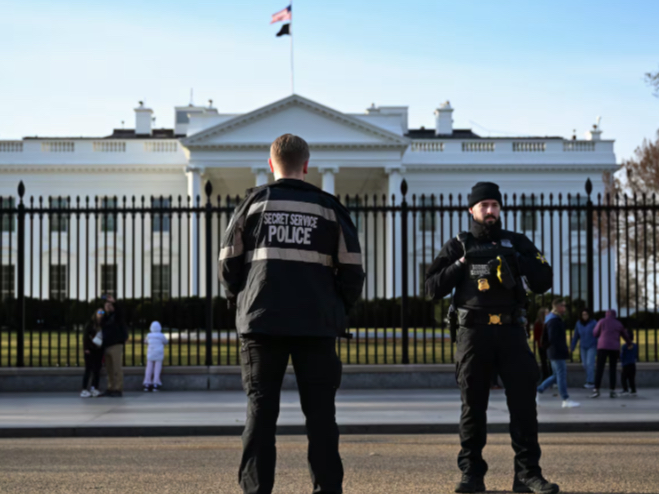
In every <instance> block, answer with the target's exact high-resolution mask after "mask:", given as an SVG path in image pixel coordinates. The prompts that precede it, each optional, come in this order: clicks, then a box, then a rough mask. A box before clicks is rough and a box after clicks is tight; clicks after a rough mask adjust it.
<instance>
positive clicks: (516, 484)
mask: <svg viewBox="0 0 659 494" xmlns="http://www.w3.org/2000/svg"><path fill="white" fill-rule="evenodd" d="M513 492H528V493H533V491H532V490H531V488H530V487H527V486H526V484H524V483H523V482H522V481H521V480H519V479H518V478H517V476H515V480H513Z"/></svg>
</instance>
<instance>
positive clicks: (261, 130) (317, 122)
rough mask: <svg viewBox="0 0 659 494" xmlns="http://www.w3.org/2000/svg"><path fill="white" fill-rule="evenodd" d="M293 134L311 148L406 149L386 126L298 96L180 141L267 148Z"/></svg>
mask: <svg viewBox="0 0 659 494" xmlns="http://www.w3.org/2000/svg"><path fill="white" fill-rule="evenodd" d="M287 133H290V134H296V135H299V136H300V137H302V138H303V139H305V140H306V141H307V142H308V143H309V146H310V147H312V148H319V147H320V148H322V147H349V148H352V147H384V148H400V149H401V150H403V149H405V148H407V146H408V144H409V141H408V139H406V138H405V137H402V136H400V135H397V134H395V133H393V132H390V131H388V130H386V129H382V128H380V127H377V126H375V125H372V124H370V123H368V122H363V121H361V120H359V119H357V118H354V117H351V116H349V115H345V114H343V113H340V112H337V111H336V110H333V109H331V108H328V107H326V106H323V105H320V104H318V103H316V102H314V101H311V100H308V99H306V98H303V97H301V96H298V95H293V96H289V97H288V98H284V99H282V100H279V101H277V102H275V103H272V104H271V105H268V106H265V107H262V108H259V109H258V110H255V111H253V112H250V113H247V114H244V115H240V116H237V117H234V118H232V119H231V120H228V121H226V122H223V123H220V124H217V125H215V126H213V127H210V128H208V129H205V130H203V131H201V132H198V133H196V134H193V135H191V136H188V137H187V138H185V139H183V140H182V141H181V143H182V144H183V145H184V146H185V147H187V148H188V149H204V148H267V147H269V146H270V144H271V143H272V141H274V140H275V139H276V138H277V137H279V136H280V135H282V134H287Z"/></svg>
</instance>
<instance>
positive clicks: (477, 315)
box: [458, 309, 525, 326]
mask: <svg viewBox="0 0 659 494" xmlns="http://www.w3.org/2000/svg"><path fill="white" fill-rule="evenodd" d="M524 312H525V311H522V310H519V309H518V310H516V311H514V312H513V313H501V312H497V311H488V310H468V309H458V321H459V323H460V326H472V325H482V326H501V325H503V324H523V322H522V319H523V318H524V316H525V314H524Z"/></svg>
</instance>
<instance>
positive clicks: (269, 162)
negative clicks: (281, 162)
mask: <svg viewBox="0 0 659 494" xmlns="http://www.w3.org/2000/svg"><path fill="white" fill-rule="evenodd" d="M268 165H269V166H270V171H271V172H272V173H273V174H274V173H275V167H274V166H272V158H268Z"/></svg>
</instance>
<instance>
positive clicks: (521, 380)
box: [426, 182, 559, 494]
mask: <svg viewBox="0 0 659 494" xmlns="http://www.w3.org/2000/svg"><path fill="white" fill-rule="evenodd" d="M500 212H501V192H500V191H499V186H498V185H497V184H494V183H491V182H479V183H477V184H476V185H475V186H474V187H473V188H472V190H471V195H470V196H469V213H470V214H471V215H472V218H473V219H472V223H471V227H470V230H469V232H464V233H461V234H459V235H458V236H457V237H456V238H453V239H451V240H449V241H448V242H447V243H446V244H445V245H444V246H443V247H442V250H441V252H440V253H439V256H438V257H437V259H435V261H434V262H433V264H432V265H431V266H430V268H429V269H428V272H427V274H426V290H427V293H428V294H429V295H430V296H432V298H433V300H439V299H441V298H443V297H445V296H446V295H448V294H449V293H451V291H452V290H453V289H455V292H454V295H453V304H452V308H454V309H455V312H452V311H450V313H451V312H452V314H454V316H453V326H454V329H455V328H457V338H456V339H457V351H456V357H455V358H456V378H457V381H458V385H459V387H460V391H461V397H462V414H461V417H460V443H461V446H462V449H461V450H460V453H459V455H458V466H459V468H460V470H461V471H462V480H461V481H460V482H459V483H458V485H457V486H456V489H455V492H484V491H485V483H484V478H485V473H486V472H487V463H486V462H485V460H484V459H483V456H482V451H483V448H484V447H485V443H486V440H487V415H486V414H487V405H488V398H489V393H490V381H491V379H490V377H491V375H492V374H493V373H494V372H496V373H497V374H498V375H499V376H501V379H502V381H503V384H504V387H505V389H506V399H507V402H508V409H509V411H510V435H511V438H512V446H513V450H514V451H515V478H514V480H513V492H536V493H542V494H554V493H557V492H558V491H559V487H558V485H556V484H552V483H550V482H548V481H547V480H545V479H544V478H543V477H542V471H541V469H540V464H539V462H540V446H539V444H538V420H537V413H536V402H535V395H536V383H537V381H538V378H539V375H538V366H537V364H536V361H535V358H534V356H533V353H532V352H531V350H530V349H529V346H528V343H527V341H526V330H525V329H524V328H525V325H526V320H525V315H526V311H525V308H526V303H527V298H526V291H527V288H528V289H529V290H530V291H532V292H534V293H543V292H545V291H547V290H548V289H549V288H550V287H551V285H552V270H551V267H550V266H549V264H548V263H547V261H546V260H545V258H544V257H543V255H542V253H541V252H540V251H539V250H538V249H537V248H536V247H535V246H534V245H533V243H532V242H531V241H530V240H529V239H528V238H527V237H526V236H525V235H523V234H520V233H514V232H511V231H507V230H503V229H502V227H501V218H500Z"/></svg>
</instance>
